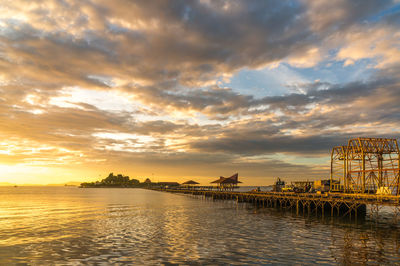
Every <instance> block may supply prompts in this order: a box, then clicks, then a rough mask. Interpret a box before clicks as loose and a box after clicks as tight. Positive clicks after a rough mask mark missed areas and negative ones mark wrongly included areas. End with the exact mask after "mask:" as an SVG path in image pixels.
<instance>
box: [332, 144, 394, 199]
mask: <svg viewBox="0 0 400 266" xmlns="http://www.w3.org/2000/svg"><path fill="white" fill-rule="evenodd" d="M330 179H331V191H343V192H346V193H377V192H378V193H381V194H389V195H392V194H394V195H399V194H400V190H399V188H400V153H399V147H398V144H397V140H396V139H386V138H355V139H350V140H349V141H348V144H347V146H337V147H334V148H333V149H332V152H331V177H330ZM334 181H340V183H341V185H340V186H336V187H335V185H334V184H335V182H334ZM336 183H337V182H336Z"/></svg>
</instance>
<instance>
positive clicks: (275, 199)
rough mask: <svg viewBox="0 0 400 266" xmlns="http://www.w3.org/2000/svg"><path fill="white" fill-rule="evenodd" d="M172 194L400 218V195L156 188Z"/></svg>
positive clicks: (319, 211) (308, 210)
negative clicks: (384, 211)
mask: <svg viewBox="0 0 400 266" xmlns="http://www.w3.org/2000/svg"><path fill="white" fill-rule="evenodd" d="M154 190H157V191H165V192H171V193H183V194H192V195H199V196H204V197H210V198H212V199H221V200H235V201H237V202H247V203H253V204H255V205H258V206H261V207H275V208H284V209H294V210H296V213H299V212H308V213H312V212H315V213H320V214H322V215H324V214H330V215H332V216H333V215H337V216H350V217H352V216H353V217H357V216H358V215H365V214H366V211H367V206H368V208H370V209H369V210H370V211H371V213H372V214H373V215H376V217H378V216H379V210H380V209H381V208H382V207H384V206H388V207H393V211H394V213H393V214H394V218H395V220H396V222H397V221H398V218H400V196H393V195H376V194H365V193H364V194H356V193H352V194H350V193H324V194H317V193H294V192H236V191H213V190H195V189H173V188H170V189H160V188H158V189H154Z"/></svg>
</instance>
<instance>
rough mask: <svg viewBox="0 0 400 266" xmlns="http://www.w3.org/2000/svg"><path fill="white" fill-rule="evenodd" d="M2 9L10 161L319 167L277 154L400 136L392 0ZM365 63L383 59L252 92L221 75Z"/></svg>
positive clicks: (0, 77) (121, 1) (0, 75)
mask: <svg viewBox="0 0 400 266" xmlns="http://www.w3.org/2000/svg"><path fill="white" fill-rule="evenodd" d="M6 5H7V6H6V7H5V8H6V9H7V12H6V11H5V9H4V7H1V6H0V14H2V15H1V16H0V17H1V18H0V93H1V95H0V136H1V137H2V138H3V139H6V140H7V141H9V142H10V143H12V144H10V145H9V146H8V149H7V150H6V149H5V150H4V152H2V153H0V154H1V156H2V157H0V159H1V160H2V161H4V162H7V163H11V162H14V163H16V162H22V163H27V162H31V161H32V162H35V161H36V162H38V163H41V164H43V165H45V164H49V165H50V164H52V163H53V164H55V165H57V164H62V163H65V164H71V165H72V164H84V165H90V163H91V162H93V164H95V165H96V166H99V164H101V163H102V164H104V165H107V167H108V166H109V167H111V166H112V165H124V167H126V169H130V168H129V167H133V166H132V165H134V166H135V167H138V169H142V171H149V170H143V169H151V168H152V167H153V166H154V165H156V166H157V167H159V168H160V169H161V168H162V169H167V170H168V171H169V172H171V173H172V172H173V170H175V171H177V173H178V172H179V173H178V174H181V175H189V174H190V171H192V172H193V169H194V168H196V169H198V170H197V171H198V173H199V175H203V176H205V175H209V174H212V175H215V176H218V175H219V174H218V173H220V171H222V170H223V171H226V172H231V171H232V170H233V169H235V170H236V171H239V170H242V171H246V173H249V174H250V175H252V176H258V177H259V176H262V173H265V172H268V171H269V172H270V173H271V175H272V173H280V174H281V173H283V172H284V171H286V173H290V174H291V175H295V174H296V173H299V172H302V173H308V174H310V175H318V174H321V173H322V172H323V171H322V170H316V169H314V168H313V167H311V166H307V165H300V164H292V163H288V162H287V161H284V160H277V159H273V158H274V156H276V154H277V153H291V154H295V155H296V156H298V158H302V157H304V156H311V157H312V156H314V157H321V156H322V157H323V156H328V155H329V149H330V148H331V147H332V146H335V145H340V144H344V143H346V141H347V139H348V138H351V137H357V136H360V135H364V136H388V137H397V136H398V134H399V133H400V125H399V121H400V120H399V118H400V116H399V114H400V109H399V105H398V103H399V102H400V92H399V90H398V88H399V86H400V71H399V69H400V68H399V65H400V64H399V62H398V61H399V60H400V56H399V53H398V40H397V39H396V38H397V37H396V36H398V35H396V34H398V29H397V28H398V27H396V25H397V24H398V18H397V17H398V16H397V13H393V12H389V15H385V14H386V13H387V10H388V9H390V8H392V7H393V5H394V4H393V2H392V1H373V0H367V1H365V0H364V1H361V0H360V1H325V0H321V1H265V0H259V1H244V0H233V1H232V0H230V1H228V0H218V1H207V0H198V1H194V0H193V1H183V0H180V1H127V0H115V1H112V2H110V1H105V0H99V1H89V0H84V1H41V2H32V3H30V4H29V5H27V4H26V3H25V1H18V0H16V1H12V2H9V3H7V4H6ZM374 36H377V37H374ZM352 44H356V45H355V46H356V48H354V47H353V46H352ZM358 52H359V53H358ZM370 53H371V55H370ZM363 58H368V59H369V60H371V62H372V63H371V66H369V67H376V71H375V72H374V74H373V75H371V76H370V77H368V78H365V79H363V80H362V81H360V80H356V81H354V82H350V83H338V84H332V83H329V82H327V81H324V80H321V81H319V80H318V81H315V82H311V83H309V82H308V83H304V82H303V83H296V84H293V83H292V84H289V85H288V84H285V82H283V84H282V86H283V87H285V86H286V87H285V88H284V89H285V91H286V90H287V87H290V88H289V89H292V91H296V92H295V93H289V94H284V93H281V94H280V95H275V96H266V97H262V96H259V95H258V96H257V97H256V96H255V95H251V94H249V95H244V94H240V93H239V92H238V89H237V88H225V87H222V85H220V84H221V83H220V82H219V81H221V80H225V79H229V77H230V76H231V75H234V74H235V73H237V71H239V70H240V69H243V68H246V69H249V70H252V69H257V68H262V67H266V66H270V67H272V66H273V64H279V63H282V62H286V63H287V64H293V65H294V66H299V65H300V66H302V67H308V68H309V69H308V70H307V71H312V70H313V69H312V67H314V68H317V67H318V66H319V65H318V64H321V62H323V63H326V61H329V60H331V61H332V60H333V61H335V60H336V61H344V65H346V64H349V65H351V64H354V62H355V61H357V60H360V59H363ZM266 89H268V88H266ZM76 91H78V92H79V91H80V92H81V93H76ZM300 92H301V93H300ZM74 93H76V95H74ZM105 93H109V94H105ZM96 95H103V96H102V97H103V99H100V100H99V99H97V98H95V97H96ZM104 95H106V96H104ZM79 97H81V98H79ZM90 97H93V99H91V98H90ZM107 97H114V98H113V99H114V101H116V102H111V103H110V101H113V100H110V99H106V98H107ZM77 98H79V99H77ZM94 99H95V100H94ZM57 101H59V102H57ZM118 101H120V102H118ZM25 147H31V148H32V151H29V149H26V148H25ZM255 157H256V158H255ZM99 162H101V163H99ZM182 165H183V166H182ZM207 166H212V167H207ZM146 167H147V168H146ZM210 168H212V169H210ZM177 169H179V170H177ZM325 170H326V169H325ZM325 170H324V171H325Z"/></svg>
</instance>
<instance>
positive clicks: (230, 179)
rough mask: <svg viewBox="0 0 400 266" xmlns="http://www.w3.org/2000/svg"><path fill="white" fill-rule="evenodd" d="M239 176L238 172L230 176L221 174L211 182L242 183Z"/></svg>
mask: <svg viewBox="0 0 400 266" xmlns="http://www.w3.org/2000/svg"><path fill="white" fill-rule="evenodd" d="M238 178H239V174H238V173H236V174H234V175H232V176H230V177H223V176H220V177H219V179H217V180H215V181H212V182H211V183H218V184H238V183H242V182H240V181H239V180H238Z"/></svg>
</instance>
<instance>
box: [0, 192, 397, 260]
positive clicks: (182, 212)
mask: <svg viewBox="0 0 400 266" xmlns="http://www.w3.org/2000/svg"><path fill="white" fill-rule="evenodd" d="M399 262H400V231H399V229H398V228H396V227H393V226H390V225H387V224H376V223H375V222H373V221H368V220H366V221H358V222H350V221H344V220H338V219H335V220H332V218H329V217H328V218H327V217H325V218H324V219H322V218H320V217H315V216H311V217H310V216H309V217H307V216H305V217H304V216H296V215H294V214H293V213H291V212H290V211H287V212H282V211H279V210H275V209H262V208H256V207H253V206H251V205H248V204H244V203H239V204H237V203H235V202H233V201H212V200H208V199H202V198H198V197H194V196H188V195H177V194H169V193H163V192H156V191H147V190H142V189H106V188H104V189H101V188H98V189H79V188H75V187H18V188H14V187H0V265H8V264H17V263H27V264H33V265H46V264H73V265H80V264H100V265H101V264H110V263H116V264H118V263H119V264H123V263H129V264H140V265H143V264H191V265H196V264H214V265H215V264H302V265H304V264H348V265H354V264H375V265H376V264H389V265H390V264H391V265H396V264H399Z"/></svg>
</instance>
